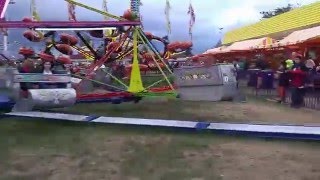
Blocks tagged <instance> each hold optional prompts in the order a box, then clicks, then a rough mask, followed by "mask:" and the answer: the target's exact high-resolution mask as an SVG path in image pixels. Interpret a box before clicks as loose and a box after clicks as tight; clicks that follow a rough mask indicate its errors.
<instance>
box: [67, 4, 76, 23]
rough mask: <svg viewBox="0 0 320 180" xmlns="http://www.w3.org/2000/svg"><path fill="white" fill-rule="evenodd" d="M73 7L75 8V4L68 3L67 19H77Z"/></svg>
mask: <svg viewBox="0 0 320 180" xmlns="http://www.w3.org/2000/svg"><path fill="white" fill-rule="evenodd" d="M75 9H76V6H75V5H74V4H71V3H68V16H69V21H77V19H76V12H75Z"/></svg>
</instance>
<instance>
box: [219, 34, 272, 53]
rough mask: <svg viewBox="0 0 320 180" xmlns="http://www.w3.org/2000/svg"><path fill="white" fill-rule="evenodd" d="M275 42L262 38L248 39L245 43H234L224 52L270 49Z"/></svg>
mask: <svg viewBox="0 0 320 180" xmlns="http://www.w3.org/2000/svg"><path fill="white" fill-rule="evenodd" d="M275 42H276V40H275V39H272V38H270V37H264V38H259V39H250V40H246V41H240V42H235V43H233V44H232V45H230V46H229V47H227V48H226V49H225V50H227V51H250V50H254V49H261V48H266V47H271V46H272V45H273V44H274V43H275Z"/></svg>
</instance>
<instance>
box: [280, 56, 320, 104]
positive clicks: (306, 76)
mask: <svg viewBox="0 0 320 180" xmlns="http://www.w3.org/2000/svg"><path fill="white" fill-rule="evenodd" d="M318 72H320V66H316V64H315V62H314V60H313V59H312V58H311V57H309V58H308V59H307V60H304V59H303V56H302V55H301V54H299V53H295V52H294V53H292V56H291V58H290V59H287V60H284V61H282V62H281V65H280V67H279V69H278V71H277V74H278V94H279V103H285V101H286V95H287V91H288V90H289V89H290V90H291V107H293V108H299V107H301V106H302V105H303V102H304V96H305V94H306V91H307V89H308V88H309V87H312V85H313V80H314V79H313V78H314V76H315V75H316V74H317V73H318Z"/></svg>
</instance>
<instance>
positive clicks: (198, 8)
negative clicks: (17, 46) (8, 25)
mask: <svg viewBox="0 0 320 180" xmlns="http://www.w3.org/2000/svg"><path fill="white" fill-rule="evenodd" d="M15 1H16V4H14V5H10V6H9V8H8V11H7V16H8V17H9V18H10V20H21V19H22V18H23V17H26V16H29V17H30V0H15ZM78 1H79V2H82V3H85V4H88V5H90V6H92V7H96V8H99V9H102V0H90V1H89V0H78ZM107 1H108V8H109V12H111V13H113V14H115V15H121V14H122V13H123V12H124V11H125V10H126V9H128V7H129V4H130V3H129V0H107ZM141 1H142V3H143V6H142V7H141V13H142V16H143V23H144V27H145V30H146V31H150V32H153V33H154V34H155V35H158V36H164V35H166V23H165V15H164V8H165V1H166V0H141ZM189 1H190V0H170V3H171V7H172V9H171V24H172V34H171V36H170V38H171V40H180V41H182V40H189V36H188V23H189V16H188V14H187V11H188V6H189ZM88 2H90V3H88ZM312 2H316V0H192V4H193V7H194V10H195V14H196V24H195V26H194V32H193V35H194V46H195V47H194V49H195V52H196V53H200V52H203V51H205V50H206V49H209V48H212V47H213V46H214V45H215V44H216V43H217V41H218V40H219V39H220V37H221V34H220V32H219V28H220V27H223V28H224V30H223V31H224V32H225V31H228V30H230V29H233V28H237V27H241V26H244V25H247V24H250V23H254V22H257V21H259V19H260V18H261V15H260V14H259V12H260V11H263V10H265V11H267V10H271V9H274V8H276V7H278V6H284V5H286V4H288V3H293V4H297V3H300V4H302V5H305V4H310V3H312ZM36 4H37V8H38V12H39V15H40V18H41V19H42V20H67V18H68V15H67V5H66V2H65V1H63V0H36ZM76 15H77V18H78V20H102V16H101V15H99V14H97V13H95V12H90V11H89V10H86V9H84V8H81V7H77V8H76ZM222 33H223V32H222ZM11 34H14V36H16V35H17V32H16V33H15V32H12V33H11ZM14 40H16V37H13V36H12V37H11V38H10V41H14ZM17 40H19V41H20V42H21V44H25V43H26V42H27V41H24V40H23V39H22V40H21V39H20V38H17Z"/></svg>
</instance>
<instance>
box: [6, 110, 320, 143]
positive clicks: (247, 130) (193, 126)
mask: <svg viewBox="0 0 320 180" xmlns="http://www.w3.org/2000/svg"><path fill="white" fill-rule="evenodd" d="M5 115H6V116H19V117H28V118H41V119H52V120H64V121H75V122H91V123H102V124H109V125H127V126H128V125H129V126H148V127H158V128H159V127H162V128H176V129H187V130H196V131H199V130H203V131H211V132H214V133H224V134H232V135H246V136H254V137H267V138H286V139H303V140H320V126H302V125H267V124H244V123H210V122H195V121H177V120H161V119H140V118H121V117H104V116H88V115H74V114H63V113H49V112H11V113H6V114H5Z"/></svg>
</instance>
